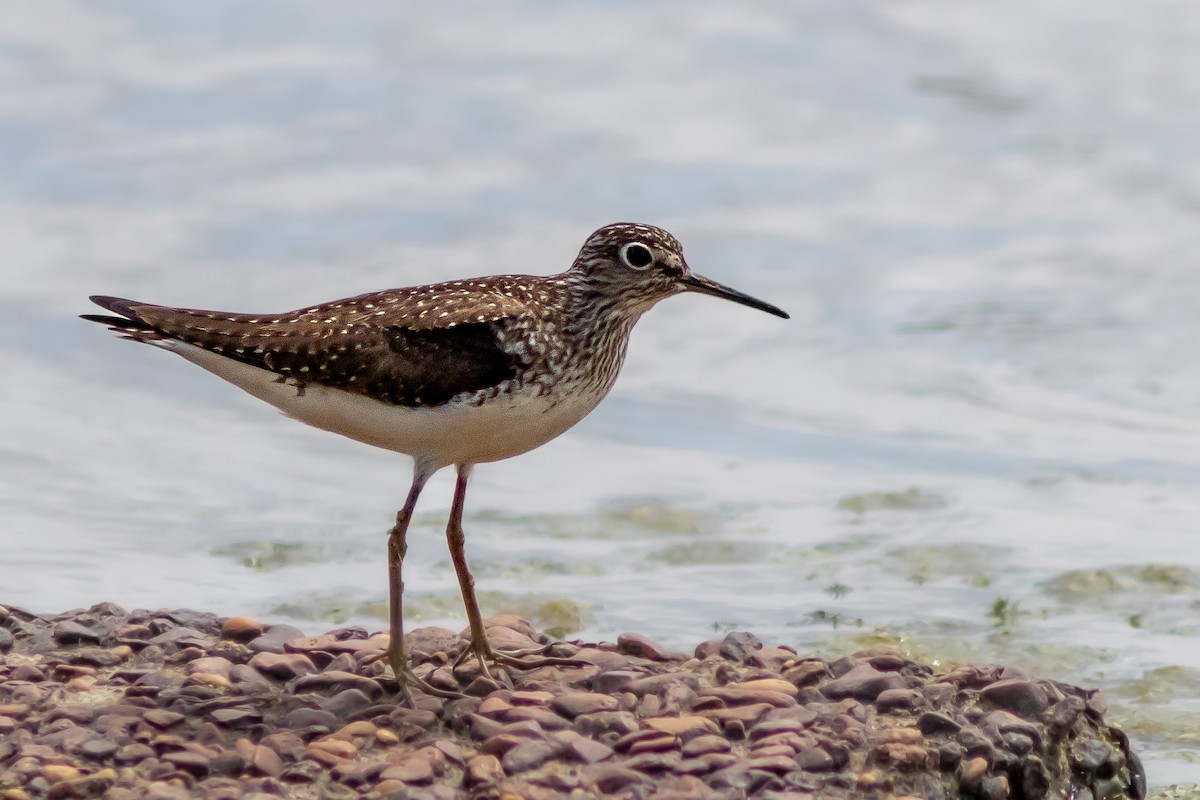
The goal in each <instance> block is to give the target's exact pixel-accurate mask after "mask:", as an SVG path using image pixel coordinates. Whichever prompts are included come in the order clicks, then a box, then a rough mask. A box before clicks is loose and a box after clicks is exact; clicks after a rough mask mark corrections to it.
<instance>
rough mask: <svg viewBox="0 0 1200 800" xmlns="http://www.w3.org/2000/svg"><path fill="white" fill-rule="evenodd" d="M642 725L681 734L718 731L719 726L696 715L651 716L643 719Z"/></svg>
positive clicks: (677, 734)
mask: <svg viewBox="0 0 1200 800" xmlns="http://www.w3.org/2000/svg"><path fill="white" fill-rule="evenodd" d="M642 725H643V726H644V727H647V728H650V729H652V730H656V731H662V732H664V733H670V734H674V735H675V736H683V735H685V734H688V733H694V732H708V733H719V732H720V730H721V729H720V727H719V726H718V725H717V723H715V722H714V721H713V720H711V719H707V718H705V717H700V716H696V715H688V716H683V717H652V718H650V719H643V720H642Z"/></svg>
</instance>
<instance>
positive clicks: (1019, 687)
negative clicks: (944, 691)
mask: <svg viewBox="0 0 1200 800" xmlns="http://www.w3.org/2000/svg"><path fill="white" fill-rule="evenodd" d="M979 695H980V697H982V698H983V699H984V700H987V701H988V702H990V703H994V704H995V705H997V706H999V707H1000V708H1002V709H1005V710H1007V711H1011V712H1012V713H1014V714H1017V715H1018V716H1021V717H1025V718H1026V719H1036V718H1037V716H1038V715H1039V714H1041V713H1042V712H1043V711H1045V710H1046V709H1047V708H1049V707H1050V699H1049V698H1048V697H1047V696H1046V691H1045V690H1044V689H1042V687H1041V686H1039V685H1038V684H1037V683H1035V682H1033V681H1030V680H1019V679H1011V680H1002V681H996V682H995V683H993V684H992V685H990V686H985V687H983V689H981V690H980V692H979Z"/></svg>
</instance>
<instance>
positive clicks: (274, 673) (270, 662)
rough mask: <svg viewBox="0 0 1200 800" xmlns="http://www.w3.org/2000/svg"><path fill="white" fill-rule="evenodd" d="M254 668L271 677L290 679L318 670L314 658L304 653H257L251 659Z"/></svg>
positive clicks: (283, 679)
mask: <svg viewBox="0 0 1200 800" xmlns="http://www.w3.org/2000/svg"><path fill="white" fill-rule="evenodd" d="M249 664H250V666H251V667H253V668H254V669H256V670H258V671H259V672H261V673H262V674H263V675H266V676H268V677H271V678H275V679H277V680H281V681H290V680H292V679H293V678H298V677H300V676H301V675H312V674H313V673H315V672H316V671H317V667H316V665H315V664H313V662H312V659H311V658H309V657H308V656H306V655H304V654H303V653H271V652H268V651H263V652H261V653H255V654H254V655H253V656H252V657H251V658H250V661H249Z"/></svg>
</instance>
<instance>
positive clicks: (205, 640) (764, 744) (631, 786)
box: [0, 603, 1145, 800]
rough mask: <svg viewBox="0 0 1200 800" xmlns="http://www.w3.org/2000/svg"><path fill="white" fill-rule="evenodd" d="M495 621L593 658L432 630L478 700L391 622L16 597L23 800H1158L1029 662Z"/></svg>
mask: <svg viewBox="0 0 1200 800" xmlns="http://www.w3.org/2000/svg"><path fill="white" fill-rule="evenodd" d="M488 630H489V636H490V637H491V638H492V641H493V643H494V644H495V645H496V646H497V647H498V648H499V649H504V650H509V649H514V650H515V649H528V648H531V647H538V646H545V647H547V648H548V653H549V654H551V655H555V656H563V657H570V658H573V659H577V660H580V661H582V662H587V665H586V666H571V667H566V666H553V667H540V668H538V669H534V670H529V671H524V672H508V673H506V674H507V678H508V679H509V680H510V681H511V685H501V684H500V683H497V682H496V681H489V680H488V679H487V678H486V677H485V676H484V675H482V673H481V671H480V670H479V668H478V665H477V664H476V663H475V662H473V661H468V662H466V663H465V664H463V665H462V666H460V667H458V668H453V669H452V668H451V665H452V664H453V662H454V659H455V657H456V656H457V654H458V653H459V652H461V650H462V649H463V648H465V646H466V640H465V638H464V637H462V636H460V634H458V633H457V632H454V631H449V630H446V629H442V628H419V629H417V630H415V631H413V632H412V633H410V634H409V635H408V636H407V637H406V644H407V645H408V647H409V651H410V653H411V654H412V657H413V663H414V667H415V668H416V670H417V671H418V673H420V674H422V675H423V677H425V678H426V679H427V680H428V681H430V682H431V683H432V684H433V685H435V686H438V687H439V688H446V689H452V690H456V691H461V692H464V693H465V694H466V695H467V696H466V697H464V698H462V699H456V700H442V699H439V698H434V697H429V696H426V695H423V694H420V693H417V699H416V704H415V705H416V707H415V708H407V707H405V706H404V705H403V704H402V703H400V702H398V700H397V699H396V689H397V686H396V682H395V680H394V678H392V677H391V672H390V669H389V668H387V667H386V666H385V665H384V664H383V663H382V662H381V661H377V660H374V658H375V657H376V656H377V655H378V654H379V653H380V652H381V651H382V650H383V649H384V647H385V646H386V643H387V636H386V634H376V635H374V636H371V635H369V634H368V632H367V631H365V630H363V629H362V628H357V627H348V628H339V629H336V630H333V631H330V632H328V633H325V634H322V635H319V636H305V635H304V634H303V633H302V632H300V631H299V630H297V629H296V628H293V627H291V626H288V625H262V624H260V623H258V622H256V621H255V620H252V619H249V618H245V617H230V618H221V617H218V616H216V615H214V614H209V613H205V612H196V611H189V610H182V609H181V610H158V611H147V610H136V611H132V612H127V611H125V610H124V609H121V608H119V607H117V606H115V605H113V604H110V603H101V604H98V605H96V606H92V607H91V608H90V609H80V610H74V611H69V612H65V613H63V614H56V615H36V614H32V613H30V612H27V611H24V610H22V609H19V608H15V607H11V606H9V607H3V606H0V798H2V800H28V799H31V798H41V797H50V798H70V797H89V796H93V797H95V796H103V797H106V798H112V799H113V800H125V799H126V798H129V799H130V800H132V798H142V797H147V798H157V799H158V800H173V799H174V798H180V799H182V798H191V797H201V798H206V799H208V800H225V799H226V798H228V799H229V800H232V799H233V798H241V797H263V798H265V797H275V798H278V797H294V798H342V797H345V798H358V797H368V798H393V797H394V798H406V797H414V798H415V797H431V798H447V799H448V798H474V797H505V796H510V797H523V798H543V797H544V798H555V797H562V796H564V795H572V796H574V797H579V798H593V797H594V798H655V799H656V800H670V798H681V799H682V798H726V797H728V798H734V797H760V796H761V797H786V796H789V794H794V796H801V795H805V796H807V795H810V794H811V793H814V792H815V793H818V794H819V796H820V797H822V798H842V797H845V798H873V797H879V798H884V797H904V796H914V797H930V796H937V797H972V798H987V800H1004V799H1005V798H1010V797H1011V798H1040V797H1050V796H1083V797H1086V796H1087V794H1084V792H1085V791H1086V792H1087V793H1090V795H1091V796H1092V797H1094V798H1097V799H1098V798H1103V797H1134V798H1141V797H1144V796H1145V776H1144V774H1143V773H1142V769H1141V765H1140V762H1139V761H1138V759H1137V757H1136V755H1135V754H1133V753H1132V752H1131V751H1130V748H1129V743H1128V739H1127V738H1126V737H1125V735H1124V733H1122V732H1121V731H1120V730H1119V729H1116V728H1113V727H1110V726H1108V725H1107V724H1106V723H1105V722H1104V714H1105V710H1106V708H1105V704H1104V700H1103V697H1102V696H1101V695H1100V694H1099V693H1098V692H1095V691H1091V690H1085V689H1081V688H1078V687H1074V686H1069V685H1067V684H1063V683H1059V682H1056V681H1050V680H1042V679H1037V678H1036V677H1034V676H1030V675H1027V674H1025V673H1024V672H1022V671H1020V670H1013V669H1010V668H1004V667H999V666H995V665H976V664H968V665H961V666H958V667H955V668H953V669H951V670H948V671H940V672H939V671H937V670H935V669H934V668H933V667H931V666H929V665H926V664H922V663H920V662H916V661H912V660H910V659H906V658H904V657H901V656H899V655H897V654H895V653H890V652H887V651H868V652H863V653H856V654H854V655H850V656H846V657H843V658H839V659H836V660H833V661H825V660H822V659H818V658H807V657H804V656H803V655H802V654H798V653H796V652H795V651H794V650H792V649H791V648H788V647H778V646H771V645H769V644H768V645H764V644H763V643H762V642H760V641H759V640H758V639H757V638H756V637H754V636H753V635H752V634H749V633H730V634H728V635H727V636H725V637H724V638H723V639H719V640H708V641H704V642H701V643H699V644H698V645H697V646H696V648H695V649H694V651H693V652H692V653H674V652H670V651H667V650H664V649H663V648H661V647H660V646H659V645H658V644H656V643H655V642H653V641H651V640H649V639H647V638H646V637H644V636H640V635H638V634H622V636H620V637H619V638H618V640H617V641H616V642H615V643H606V642H581V641H572V642H562V641H552V640H550V639H549V638H548V637H546V636H545V635H544V634H540V633H539V632H537V631H535V630H534V629H533V627H532V626H531V625H530V624H529V623H528V622H526V621H525V620H523V619H520V618H519V617H515V616H511V615H505V616H498V617H493V618H491V619H490V620H488ZM572 793H574V794H572ZM795 793H799V794H795Z"/></svg>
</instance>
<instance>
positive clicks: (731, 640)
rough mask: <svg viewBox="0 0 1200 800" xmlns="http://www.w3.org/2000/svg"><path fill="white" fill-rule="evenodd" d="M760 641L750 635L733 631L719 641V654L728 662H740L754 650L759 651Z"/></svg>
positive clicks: (760, 647)
mask: <svg viewBox="0 0 1200 800" xmlns="http://www.w3.org/2000/svg"><path fill="white" fill-rule="evenodd" d="M762 646H763V643H762V640H761V639H759V638H758V637H757V636H755V635H754V634H752V633H747V632H745V631H733V632H731V633H729V634H726V636H725V638H724V639H723V640H721V648H720V654H721V656H722V657H724V658H727V659H729V660H730V661H736V662H739V663H740V662H741V661H743V660H744V659H745V658H746V656H748V655H750V654H751V653H753V652H754V651H755V650H761V649H762Z"/></svg>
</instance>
